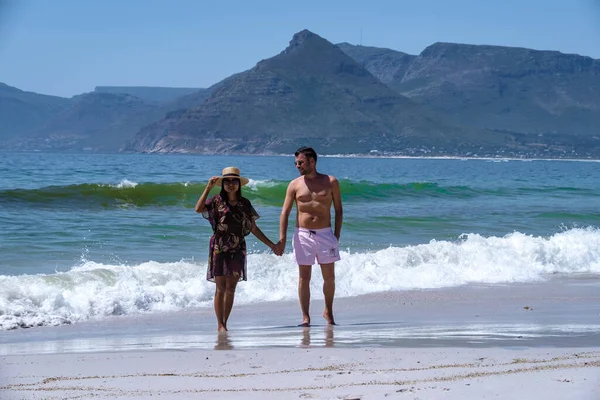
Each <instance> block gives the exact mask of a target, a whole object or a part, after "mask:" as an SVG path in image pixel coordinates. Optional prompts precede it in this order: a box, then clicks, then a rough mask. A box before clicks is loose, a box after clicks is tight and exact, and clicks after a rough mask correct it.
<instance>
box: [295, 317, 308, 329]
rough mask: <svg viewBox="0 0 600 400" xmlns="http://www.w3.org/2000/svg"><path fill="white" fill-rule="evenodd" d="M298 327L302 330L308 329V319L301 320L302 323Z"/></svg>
mask: <svg viewBox="0 0 600 400" xmlns="http://www.w3.org/2000/svg"><path fill="white" fill-rule="evenodd" d="M298 326H302V327H304V328H308V327H309V326H310V318H303V319H302V323H301V324H300V325H298Z"/></svg>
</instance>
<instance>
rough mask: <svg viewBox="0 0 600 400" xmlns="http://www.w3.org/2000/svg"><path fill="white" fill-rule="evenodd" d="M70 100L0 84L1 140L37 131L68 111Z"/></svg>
mask: <svg viewBox="0 0 600 400" xmlns="http://www.w3.org/2000/svg"><path fill="white" fill-rule="evenodd" d="M69 104H70V101H69V99H65V98H63V97H57V96H47V95H43V94H38V93H33V92H25V91H23V90H20V89H17V88H15V87H12V86H8V85H6V84H4V83H0V140H6V139H10V138H13V137H15V136H19V135H22V134H23V133H25V132H29V131H31V130H34V129H37V128H39V127H40V126H42V125H43V124H44V123H45V122H46V121H47V120H48V119H49V118H51V117H52V116H53V115H55V114H56V113H59V112H61V111H62V110H64V109H66V108H67V107H68V106H69Z"/></svg>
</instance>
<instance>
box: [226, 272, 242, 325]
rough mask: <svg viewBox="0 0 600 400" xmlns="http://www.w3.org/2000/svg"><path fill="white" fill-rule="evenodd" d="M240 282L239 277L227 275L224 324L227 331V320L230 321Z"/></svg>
mask: <svg viewBox="0 0 600 400" xmlns="http://www.w3.org/2000/svg"><path fill="white" fill-rule="evenodd" d="M239 280H240V277H239V275H235V274H234V275H227V276H226V277H225V305H224V309H223V324H224V325H225V329H227V320H228V319H229V314H231V309H232V308H233V298H234V297H235V288H236V286H237V283H238V281H239Z"/></svg>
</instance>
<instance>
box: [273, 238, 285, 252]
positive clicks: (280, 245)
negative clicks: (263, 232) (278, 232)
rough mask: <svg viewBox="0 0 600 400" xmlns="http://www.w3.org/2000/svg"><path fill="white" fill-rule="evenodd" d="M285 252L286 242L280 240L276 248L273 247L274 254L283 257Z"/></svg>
mask: <svg viewBox="0 0 600 400" xmlns="http://www.w3.org/2000/svg"><path fill="white" fill-rule="evenodd" d="M284 251H285V241H284V240H280V241H279V242H277V243H276V244H275V246H273V253H274V254H276V255H278V256H282V255H283V252H284Z"/></svg>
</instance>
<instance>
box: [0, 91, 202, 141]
mask: <svg viewBox="0 0 600 400" xmlns="http://www.w3.org/2000/svg"><path fill="white" fill-rule="evenodd" d="M129 89H131V88H126V87H124V88H123V89H119V87H112V90H113V91H114V93H111V92H110V91H109V90H108V88H107V89H102V90H99V91H95V92H91V93H84V94H82V95H77V96H74V97H72V98H70V99H65V98H61V97H54V96H44V95H39V94H36V93H30V92H23V91H21V90H19V89H16V88H12V87H10V86H7V85H2V86H0V121H1V122H2V123H1V124H0V126H1V127H2V128H0V149H3V150H52V151H64V150H68V151H72V150H82V149H86V150H91V151H108V152H111V151H118V150H119V149H120V148H121V147H122V146H123V145H124V144H125V142H126V141H127V140H129V139H131V138H132V137H133V136H134V135H135V133H136V132H138V131H139V130H140V128H142V127H143V126H146V125H148V124H150V123H152V122H155V121H158V120H160V119H161V118H163V117H164V116H165V115H167V114H168V113H170V112H173V111H175V112H177V110H179V109H187V108H190V107H194V106H197V105H198V104H201V103H202V102H203V101H204V100H205V99H206V98H207V96H208V95H209V94H210V89H194V91H193V92H191V93H190V92H189V91H184V92H187V94H186V95H184V96H180V97H176V98H175V99H173V100H171V101H167V102H157V101H154V100H153V101H150V100H144V99H141V98H138V97H135V96H132V95H129V94H126V93H125V92H128V91H130V92H135V90H129ZM150 89H151V90H150ZM161 89H163V88H148V90H149V93H148V95H149V96H150V95H151V94H152V95H153V96H154V98H158V97H159V93H160V92H161ZM164 89H166V91H165V93H171V92H172V91H171V89H173V88H164ZM162 96H163V98H166V94H163V95H162Z"/></svg>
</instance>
